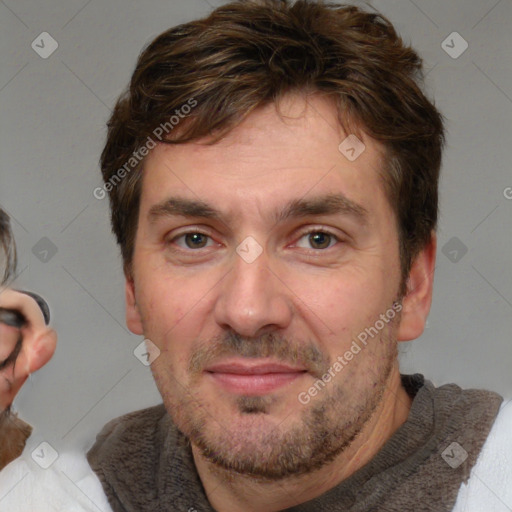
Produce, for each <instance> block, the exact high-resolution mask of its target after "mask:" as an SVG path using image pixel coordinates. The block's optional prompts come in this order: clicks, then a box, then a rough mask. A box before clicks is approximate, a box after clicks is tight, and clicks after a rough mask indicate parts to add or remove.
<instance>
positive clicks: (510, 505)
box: [0, 401, 512, 512]
mask: <svg viewBox="0 0 512 512" xmlns="http://www.w3.org/2000/svg"><path fill="white" fill-rule="evenodd" d="M511 510H512V401H509V402H507V403H506V404H503V405H502V406H501V408H500V412H499V414H498V417H497V418H496V421H495V422H494V425H493V427H492V429H491V431H490V432H489V436H488V438H487V440H486V442H485V444H484V446H483V448H482V451H481V453H480V455H479V457H478V459H477V462H476V464H475V466H474V467H473V470H472V471H471V477H470V479H469V481H468V484H467V485H465V484H462V486H461V488H460V491H459V495H458V497H457V502H456V504H455V508H454V509H453V512H510V511H511ZM56 511H57V512H61V511H65V512H112V509H111V508H110V506H109V504H108V502H107V499H106V497H105V494H104V493H103V488H102V486H101V483H100V481H99V479H98V477H97V476H96V474H95V473H94V472H93V471H92V470H91V468H90V467H89V464H88V462H87V459H86V458H85V454H84V453H79V452H76V453H67V454H62V455H61V456H59V458H58V459H57V460H56V461H55V462H54V463H53V464H52V465H51V466H50V467H49V468H48V469H42V468H40V467H39V466H38V465H37V464H36V463H35V462H34V460H33V459H32V457H31V454H30V453H27V451H25V452H24V453H23V455H22V456H21V457H19V458H18V459H16V460H15V461H13V462H11V463H10V464H9V465H8V466H6V467H5V468H4V470H3V471H1V472H0V512H56ZM404 512H405V511H404Z"/></svg>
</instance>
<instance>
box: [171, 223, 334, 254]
mask: <svg viewBox="0 0 512 512" xmlns="http://www.w3.org/2000/svg"><path fill="white" fill-rule="evenodd" d="M318 233H321V234H324V235H327V236H330V237H331V238H333V239H334V240H335V241H336V242H338V243H339V242H341V241H342V240H341V239H340V237H339V236H337V235H336V234H334V233H332V232H331V231H330V230H328V229H325V228H312V229H309V230H308V231H305V232H303V233H301V234H300V236H299V237H298V238H297V241H298V240H301V239H302V238H304V237H305V236H308V235H311V234H318ZM187 235H202V236H206V237H208V238H210V239H212V236H211V235H210V234H209V233H205V232H203V231H200V230H191V231H186V232H184V233H180V234H178V235H176V236H175V237H173V238H172V239H170V240H168V241H167V242H166V245H171V244H173V243H175V242H176V240H178V239H180V238H182V237H186V236H187ZM178 247H179V246H178ZM332 247H334V246H329V247H326V248H325V249H313V248H311V249H309V251H312V252H319V251H324V252H325V251H327V250H328V249H332ZM206 248H207V247H199V248H198V249H191V248H186V249H185V248H182V247H179V250H182V251H187V252H189V251H192V252H197V251H199V250H200V249H206Z"/></svg>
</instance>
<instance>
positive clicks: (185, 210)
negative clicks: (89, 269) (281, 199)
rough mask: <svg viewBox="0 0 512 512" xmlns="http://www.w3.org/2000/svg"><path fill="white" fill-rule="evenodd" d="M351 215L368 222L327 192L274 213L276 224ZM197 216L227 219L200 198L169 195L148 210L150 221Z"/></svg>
mask: <svg viewBox="0 0 512 512" xmlns="http://www.w3.org/2000/svg"><path fill="white" fill-rule="evenodd" d="M339 214H342V215H348V216H350V217H354V219H355V220H356V221H358V222H359V223H360V224H367V223H368V210H367V209H366V208H364V207H363V206H361V205H360V204H357V203H355V202H354V201H352V200H350V199H348V198H347V197H346V196H345V195H343V194H327V195H322V196H318V197H314V198H311V199H293V200H291V201H290V202H288V203H287V204H286V205H285V206H284V208H282V209H280V210H278V211H275V212H273V215H272V218H273V220H274V221H275V223H276V224H277V223H280V222H284V221H286V220H288V219H295V218H301V217H309V216H315V215H339ZM173 216H182V217H196V218H204V219H211V220H217V221H220V222H224V218H223V217H224V215H223V214H222V212H221V211H219V210H218V209H216V208H215V207H213V206H211V205H209V204H208V203H206V202H204V201H201V200H193V199H185V198H181V197H170V198H168V199H166V200H164V201H162V202H160V203H157V204H156V205H154V206H152V207H151V208H150V210H149V212H148V217H149V221H150V222H151V223H154V222H156V221H157V220H158V219H159V218H162V217H173Z"/></svg>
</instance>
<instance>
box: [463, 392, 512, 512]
mask: <svg viewBox="0 0 512 512" xmlns="http://www.w3.org/2000/svg"><path fill="white" fill-rule="evenodd" d="M511 508H512V400H509V401H508V402H506V403H503V405H502V406H501V408H500V411H499V413H498V416H497V417H496V420H495V422H494V424H493V426H492V429H491V431H490V432H489V435H488V437H487V440H486V441H485V444H484V446H483V448H482V450H481V452H480V454H479V456H478V459H477V461H476V464H475V465H474V466H473V469H472V470H471V475H470V479H469V481H468V483H467V484H462V486H461V488H460V491H459V495H458V498H457V502H456V504H455V508H454V509H453V512H480V511H482V510H485V511H486V512H509V511H510V510H511Z"/></svg>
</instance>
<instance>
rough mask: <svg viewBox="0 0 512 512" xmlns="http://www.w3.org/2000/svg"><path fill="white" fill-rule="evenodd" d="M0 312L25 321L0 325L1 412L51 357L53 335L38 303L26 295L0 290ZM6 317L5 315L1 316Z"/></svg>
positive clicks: (55, 339)
mask: <svg viewBox="0 0 512 512" xmlns="http://www.w3.org/2000/svg"><path fill="white" fill-rule="evenodd" d="M0 308H2V309H4V310H10V311H15V312H17V313H18V314H21V316H22V317H23V318H24V320H25V321H24V323H23V325H22V326H21V327H13V326H12V325H7V324H6V323H4V322H2V321H0V412H2V411H4V410H5V409H7V408H8V407H9V406H10V405H11V404H12V402H13V400H14V397H15V396H16V393H17V392H18V391H19V389H20V388H21V386H22V385H23V383H24V382H25V381H26V380H27V378H28V376H29V375H30V374H31V373H33V372H35V371H37V370H39V368H41V367H42V366H44V365H45V364H46V363H47V362H48V361H49V360H50V359H51V357H52V356H53V353H54V352H55V346H56V343H57V334H56V332H55V331H54V330H53V329H51V328H49V327H48V326H47V325H46V324H45V318H44V315H43V312H42V310H41V308H40V307H39V305H38V304H37V302H36V301H35V300H34V299H33V298H32V297H30V296H29V295H26V294H25V293H22V292H18V291H14V290H11V289H9V288H4V289H2V290H0ZM4 313H5V312H4Z"/></svg>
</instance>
